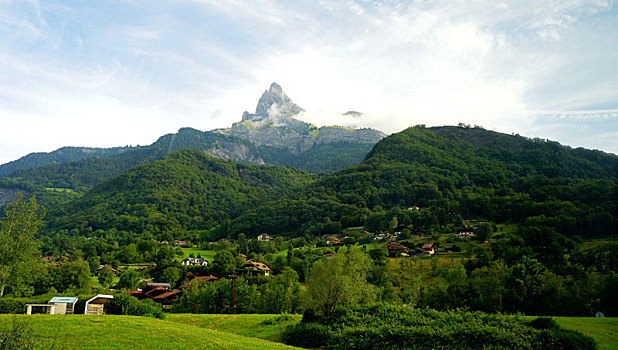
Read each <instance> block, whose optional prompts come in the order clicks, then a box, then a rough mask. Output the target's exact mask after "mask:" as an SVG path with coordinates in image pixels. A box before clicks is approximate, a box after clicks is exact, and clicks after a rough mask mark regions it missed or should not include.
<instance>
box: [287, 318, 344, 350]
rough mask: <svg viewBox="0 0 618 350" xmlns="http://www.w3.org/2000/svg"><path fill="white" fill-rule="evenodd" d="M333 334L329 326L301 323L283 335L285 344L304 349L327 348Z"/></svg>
mask: <svg viewBox="0 0 618 350" xmlns="http://www.w3.org/2000/svg"><path fill="white" fill-rule="evenodd" d="M332 337H333V334H332V332H331V330H330V328H329V327H328V326H325V325H321V324H319V323H302V322H301V323H299V324H297V325H295V326H292V327H288V328H287V329H286V330H285V332H284V333H283V342H284V343H285V344H288V345H293V346H299V347H302V348H311V349H313V348H319V347H322V346H326V345H327V344H328V343H329V342H330V340H331V338H332Z"/></svg>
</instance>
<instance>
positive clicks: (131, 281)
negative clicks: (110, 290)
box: [117, 270, 142, 289]
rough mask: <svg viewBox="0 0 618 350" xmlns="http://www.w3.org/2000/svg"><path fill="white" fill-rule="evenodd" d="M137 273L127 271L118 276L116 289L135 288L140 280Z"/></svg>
mask: <svg viewBox="0 0 618 350" xmlns="http://www.w3.org/2000/svg"><path fill="white" fill-rule="evenodd" d="M141 279H142V278H141V277H140V275H139V273H138V272H137V271H135V270H127V271H125V272H123V273H122V274H120V279H119V280H118V286H117V287H118V288H119V289H135V288H137V286H138V284H139V282H140V280H141Z"/></svg>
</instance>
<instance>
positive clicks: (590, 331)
mask: <svg viewBox="0 0 618 350" xmlns="http://www.w3.org/2000/svg"><path fill="white" fill-rule="evenodd" d="M553 319H554V320H556V322H557V323H558V325H560V327H563V328H566V329H572V330H575V331H578V332H581V333H582V334H585V335H588V336H591V337H592V338H594V340H595V341H596V342H597V345H598V346H599V349H618V318H616V317H605V318H597V317H553Z"/></svg>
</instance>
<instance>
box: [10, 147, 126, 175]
mask: <svg viewBox="0 0 618 350" xmlns="http://www.w3.org/2000/svg"><path fill="white" fill-rule="evenodd" d="M129 149H131V147H128V146H127V147H114V148H89V147H62V148H59V149H57V150H55V151H53V152H49V153H45V152H38V153H30V154H28V155H26V156H24V157H21V158H19V159H17V160H14V161H12V162H9V163H6V164H2V165H0V176H9V175H11V173H13V172H14V171H15V170H18V169H32V168H36V167H40V166H43V165H47V164H50V163H65V162H70V161H75V160H80V159H84V158H89V157H96V158H101V159H105V158H110V157H113V156H116V155H118V154H120V153H122V152H125V151H127V150H129Z"/></svg>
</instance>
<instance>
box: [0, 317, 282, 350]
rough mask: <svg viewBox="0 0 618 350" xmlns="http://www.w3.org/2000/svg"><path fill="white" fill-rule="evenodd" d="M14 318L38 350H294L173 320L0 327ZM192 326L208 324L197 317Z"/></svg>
mask: <svg viewBox="0 0 618 350" xmlns="http://www.w3.org/2000/svg"><path fill="white" fill-rule="evenodd" d="M189 316H191V315H189ZM196 316H202V315H196ZM219 316H229V315H219ZM244 316H250V315H243V318H244ZM261 316H264V319H269V318H272V317H273V315H261ZM13 317H16V318H17V319H20V320H24V321H25V322H26V323H27V324H28V325H29V326H30V327H31V328H32V329H33V331H34V333H35V334H36V337H37V339H39V341H38V343H37V348H42V349H293V348H292V347H288V346H286V345H283V344H281V343H275V342H270V341H267V340H263V339H257V338H252V337H248V336H242V335H237V334H233V332H223V331H217V330H213V329H209V328H207V327H203V326H198V325H193V324H190V323H188V322H181V320H185V321H186V320H189V319H190V318H182V317H178V318H176V319H175V320H173V319H174V318H173V317H171V320H169V321H168V320H157V319H154V318H148V317H136V316H115V315H104V316H84V315H53V316H52V315H31V316H25V315H16V316H14V315H0V327H5V326H6V325H9V324H11V319H12V318H13ZM237 317H240V316H237ZM195 320H199V321H204V322H207V319H201V318H199V317H197V318H196V319H195ZM258 321H259V319H255V320H253V321H252V322H248V326H251V328H254V331H256V332H257V330H258V328H259V327H258V328H256V327H257V326H259V323H260V322H263V320H261V321H259V322H258ZM255 322H258V324H257V326H256V323H255ZM242 323H243V322H242V321H236V325H234V322H223V324H227V325H228V326H226V327H227V329H235V330H237V331H239V332H240V331H242V330H241V329H239V328H240V327H241V325H242ZM202 325H203V324H202ZM224 328H225V327H224Z"/></svg>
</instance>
